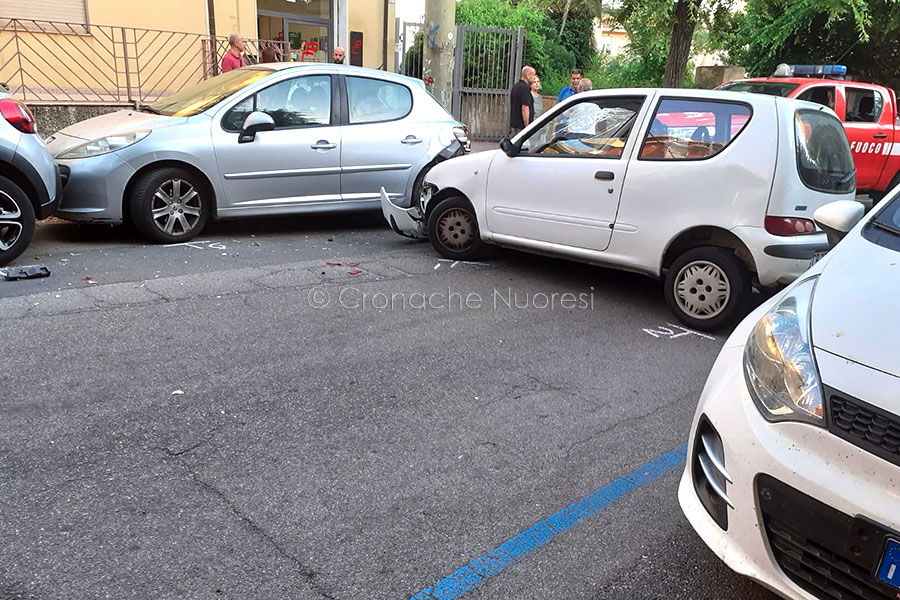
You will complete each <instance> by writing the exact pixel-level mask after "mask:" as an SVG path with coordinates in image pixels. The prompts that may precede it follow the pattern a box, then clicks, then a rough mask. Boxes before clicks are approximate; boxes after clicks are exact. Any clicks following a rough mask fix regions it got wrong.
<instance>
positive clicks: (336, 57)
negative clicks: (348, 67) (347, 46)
mask: <svg viewBox="0 0 900 600" xmlns="http://www.w3.org/2000/svg"><path fill="white" fill-rule="evenodd" d="M331 60H332V62H334V64H336V65H342V64H344V49H343V48H341V47H340V46H335V48H334V52H332V53H331Z"/></svg>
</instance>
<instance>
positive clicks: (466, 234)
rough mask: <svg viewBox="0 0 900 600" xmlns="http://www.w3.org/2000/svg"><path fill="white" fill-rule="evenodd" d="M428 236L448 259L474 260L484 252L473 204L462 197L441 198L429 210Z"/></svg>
mask: <svg viewBox="0 0 900 600" xmlns="http://www.w3.org/2000/svg"><path fill="white" fill-rule="evenodd" d="M427 231H428V239H429V241H430V242H431V245H432V246H433V247H434V249H435V250H437V251H438V253H439V254H440V255H441V256H443V257H444V258H450V259H453V260H473V259H475V258H477V257H478V256H479V255H481V254H482V253H483V252H484V242H483V241H481V232H480V231H479V230H478V220H477V219H476V218H475V210H474V209H473V208H472V204H471V203H470V202H469V201H468V200H467V199H465V198H464V197H462V196H452V197H450V198H445V199H443V200H441V201H440V202H439V203H438V204H437V205H436V206H435V207H434V209H433V210H431V211H430V212H429V213H428V224H427Z"/></svg>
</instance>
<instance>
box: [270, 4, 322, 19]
mask: <svg viewBox="0 0 900 600" xmlns="http://www.w3.org/2000/svg"><path fill="white" fill-rule="evenodd" d="M256 9H257V10H258V11H260V12H272V13H281V14H283V15H295V16H298V17H307V18H310V17H311V18H314V19H328V18H330V17H331V0H296V1H295V2H290V1H289V0H257V2H256Z"/></svg>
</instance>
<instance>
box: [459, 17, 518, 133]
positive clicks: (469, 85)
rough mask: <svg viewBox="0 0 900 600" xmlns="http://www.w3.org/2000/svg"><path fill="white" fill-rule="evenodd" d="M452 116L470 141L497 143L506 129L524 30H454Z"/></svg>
mask: <svg viewBox="0 0 900 600" xmlns="http://www.w3.org/2000/svg"><path fill="white" fill-rule="evenodd" d="M456 40H457V42H456V57H455V65H454V70H453V110H452V112H453V116H454V117H456V118H457V119H458V120H459V121H461V122H463V123H465V124H466V125H467V126H468V127H469V132H470V134H471V136H472V138H473V139H478V140H499V139H500V138H502V137H503V136H505V135H506V134H507V132H508V130H509V91H510V89H511V88H512V86H513V85H514V84H515V83H516V81H518V80H519V78H520V76H521V71H522V55H523V53H524V50H525V29H524V28H523V27H520V28H519V29H518V30H516V29H492V28H488V27H467V26H460V27H457V38H456Z"/></svg>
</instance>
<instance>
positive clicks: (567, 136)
mask: <svg viewBox="0 0 900 600" xmlns="http://www.w3.org/2000/svg"><path fill="white" fill-rule="evenodd" d="M643 102H644V99H643V98H634V97H626V98H596V99H592V100H585V101H583V102H579V103H577V104H574V105H572V106H570V107H568V108H567V109H566V110H564V111H563V112H561V113H559V114H557V115H556V116H555V117H554V118H552V119H550V120H548V121H546V122H544V124H543V125H542V126H541V127H540V128H539V129H538V130H537V131H535V132H533V133H532V134H531V135H529V136H528V138H527V139H525V140H524V141H523V142H522V146H521V150H520V151H521V152H522V153H527V154H541V155H551V156H552V155H567V156H597V157H607V158H619V157H621V156H622V151H623V149H624V148H625V143H626V142H627V141H628V135H629V134H630V133H631V129H632V127H633V126H634V120H635V118H636V116H637V113H638V111H639V110H640V108H641V105H642V104H643Z"/></svg>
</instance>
